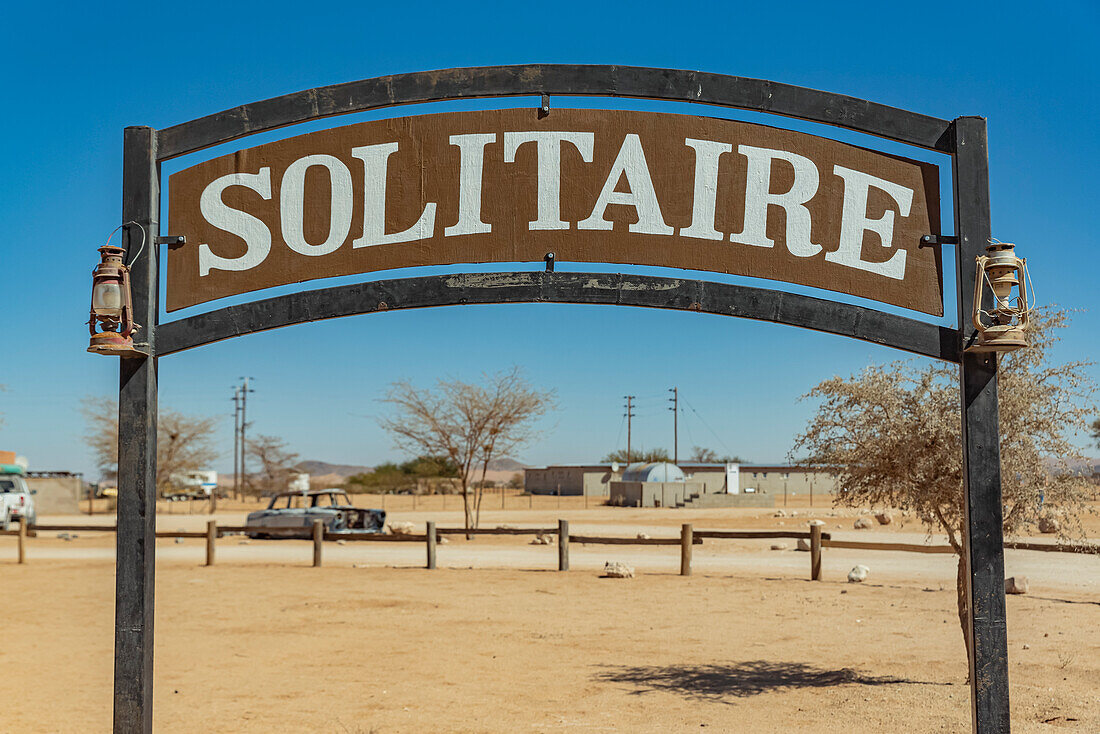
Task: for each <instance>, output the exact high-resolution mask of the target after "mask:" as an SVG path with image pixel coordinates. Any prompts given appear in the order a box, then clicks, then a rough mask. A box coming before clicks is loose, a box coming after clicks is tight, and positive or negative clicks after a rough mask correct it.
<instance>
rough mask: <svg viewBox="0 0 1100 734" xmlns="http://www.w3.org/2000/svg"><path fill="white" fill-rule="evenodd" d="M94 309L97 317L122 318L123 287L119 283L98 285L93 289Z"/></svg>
mask: <svg viewBox="0 0 1100 734" xmlns="http://www.w3.org/2000/svg"><path fill="white" fill-rule="evenodd" d="M92 309H93V310H95V313H96V315H97V316H112V317H115V318H117V317H120V316H122V286H121V285H119V284H118V283H96V284H95V286H94V287H93V288H92Z"/></svg>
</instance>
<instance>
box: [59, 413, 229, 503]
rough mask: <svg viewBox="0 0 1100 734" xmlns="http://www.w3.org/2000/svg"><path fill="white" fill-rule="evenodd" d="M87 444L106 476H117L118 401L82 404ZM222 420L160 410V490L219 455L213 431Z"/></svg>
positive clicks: (158, 468) (158, 438)
mask: <svg viewBox="0 0 1100 734" xmlns="http://www.w3.org/2000/svg"><path fill="white" fill-rule="evenodd" d="M80 412H81V413H82V414H83V416H84V426H85V430H84V441H85V443H86V444H87V445H88V448H89V449H90V450H91V452H92V456H93V458H94V459H95V462H96V466H97V468H98V469H99V471H100V472H101V473H102V475H103V476H104V477H109V478H111V479H115V478H117V477H118V402H117V401H115V400H105V399H103V398H94V397H86V398H84V399H83V400H82V401H81V404H80ZM218 423H219V418H217V417H204V416H193V415H186V414H184V413H178V412H176V411H174V410H161V411H160V412H159V413H158V415H157V489H158V490H163V489H164V488H166V487H167V486H168V483H169V482H170V481H171V477H172V475H173V474H179V473H181V472H186V471H198V470H201V469H205V468H206V467H208V466H210V465H211V464H212V463H213V462H214V461H215V460H216V459H217V458H218V455H219V452H218V450H217V449H216V448H215V437H214V432H215V430H216V429H217V426H218Z"/></svg>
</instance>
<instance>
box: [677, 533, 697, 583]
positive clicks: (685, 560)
mask: <svg viewBox="0 0 1100 734" xmlns="http://www.w3.org/2000/svg"><path fill="white" fill-rule="evenodd" d="M693 536H694V532H693V531H692V529H691V523H689V522H685V523H684V524H683V525H681V526H680V575H681V576H690V575H691V544H692V543H693V542H694V540H695V538H694V537H693Z"/></svg>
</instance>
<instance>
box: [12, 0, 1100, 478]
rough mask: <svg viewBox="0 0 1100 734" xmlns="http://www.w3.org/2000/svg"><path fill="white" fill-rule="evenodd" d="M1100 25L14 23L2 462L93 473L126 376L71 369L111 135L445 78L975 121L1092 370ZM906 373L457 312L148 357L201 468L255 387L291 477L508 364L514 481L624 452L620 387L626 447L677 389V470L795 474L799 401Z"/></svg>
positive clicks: (1001, 19) (883, 19) (233, 6)
mask: <svg viewBox="0 0 1100 734" xmlns="http://www.w3.org/2000/svg"><path fill="white" fill-rule="evenodd" d="M1098 31H1100V12H1098V9H1097V6H1096V5H1095V4H1094V3H1090V2H1085V3H1062V4H1057V5H1048V6H1046V7H1044V8H1043V9H1042V12H1041V13H1036V12H1035V6H1034V5H1023V4H1013V3H996V4H993V3H990V4H983V3H968V4H957V3H951V4H943V5H940V4H933V3H929V4H927V5H926V6H920V5H912V4H909V5H904V6H897V7H896V8H895V7H892V6H890V5H889V4H882V3H876V4H873V5H871V4H868V5H862V6H860V5H855V4H836V3H834V4H820V3H813V4H810V3H805V4H803V3H783V4H776V3H771V4H761V3H753V4H751V5H747V6H746V7H739V6H738V4H736V3H715V4H700V3H691V2H678V3H674V4H673V3H670V4H665V5H658V4H649V3H637V2H634V3H622V4H619V3H555V4H546V3H536V4H531V3H515V4H507V5H506V4H492V5H489V4H484V5H482V4H467V5H465V6H460V5H455V4H438V5H436V4H432V3H395V4H390V5H388V6H387V7H385V8H378V7H374V6H372V5H371V4H364V3H355V4H324V5H323V4H313V5H310V6H301V5H298V4H289V3H279V2H270V3H265V4H263V5H257V6H254V7H253V6H249V5H247V4H243V3H218V4H213V3H202V2H195V3H188V4H185V5H179V4H177V5H175V6H170V5H157V4H153V5H149V4H141V5H137V4H130V3H119V4H113V5H111V6H109V7H108V6H105V5H103V4H95V5H91V4H83V3H82V4H75V3H60V4H51V5H48V6H42V5H38V6H32V5H30V4H21V5H20V6H18V7H16V8H13V9H9V10H8V11H6V13H5V22H4V23H3V28H0V62H2V64H3V68H4V69H5V70H6V74H5V91H6V94H5V99H6V102H7V109H6V113H5V114H4V115H3V118H2V121H0V128H2V130H3V139H4V141H5V144H4V154H3V156H0V222H2V223H3V228H4V234H5V236H4V237H3V238H2V239H0V260H2V262H3V264H4V283H5V287H4V312H3V313H4V316H5V318H4V323H5V326H6V331H7V332H8V334H7V338H6V340H5V341H6V344H7V349H6V350H5V352H6V354H5V357H6V358H5V359H4V360H3V364H2V365H0V384H4V385H6V387H7V390H6V391H5V392H2V393H0V414H2V415H3V420H4V424H3V426H0V448H7V449H14V450H16V451H18V452H20V453H23V454H26V455H27V456H28V458H29V459H30V460H31V463H32V468H37V469H67V470H72V471H84V472H86V473H89V474H92V473H93V466H92V462H91V459H90V457H89V456H88V454H87V452H86V450H85V448H84V446H83V444H82V441H81V434H82V432H83V425H82V422H81V418H80V415H79V412H78V411H77V406H78V402H79V399H80V398H81V397H83V396H88V395H92V396H106V395H110V394H111V393H113V392H114V391H115V390H116V385H117V364H116V362H115V360H112V359H107V358H103V357H96V356H93V355H88V354H86V353H85V351H84V349H85V347H86V344H87V331H86V327H85V326H84V323H83V322H84V321H85V320H86V318H87V316H86V315H87V307H88V306H87V304H88V294H89V288H90V277H89V273H90V270H91V268H92V267H93V266H94V264H95V262H96V258H97V255H96V252H95V250H96V248H97V247H98V246H99V245H101V244H102V243H103V240H104V239H105V237H106V235H107V233H108V232H110V230H111V229H112V228H114V227H115V226H116V225H117V224H118V223H119V221H120V188H121V155H122V150H121V143H122V129H123V127H125V126H126V125H134V124H146V125H152V126H154V127H166V126H168V125H171V124H175V123H178V122H183V121H186V120H189V119H192V118H195V117H199V116H202V115H205V114H209V113H211V112H216V111H219V110H222V109H225V108H227V107H232V106H236V105H238V104H242V103H246V102H250V101H255V100H260V99H265V98H268V97H271V96H275V95H279V94H283V93H286V92H291V91H295V90H299V89H305V88H309V87H314V86H320V85H326V84H333V83H338V82H343V81H349V80H354V79H362V78H368V77H373V76H378V75H383V74H390V73H396V72H405V71H416V70H422V69H433V68H447V67H455V66H478V65H490V64H503V63H525V62H536V61H540V62H571V63H616V64H633V65H643V66H661V67H672V68H687V69H702V70H707V71H713V72H720V73H727V74H734V75H740V76H748V77H759V78H765V79H772V80H776V81H781V82H787V83H791V84H798V85H802V86H808V87H814V88H818V89H824V90H828V91H833V92H840V93H844V94H850V95H853V96H856V97H862V98H866V99H871V100H874V101H878V102H883V103H886V104H890V105H894V106H898V107H903V108H908V109H912V110H915V111H919V112H924V113H927V114H932V115H936V116H939V117H945V118H952V117H956V116H959V115H963V114H980V115H984V116H986V117H988V119H989V134H990V166H991V190H992V202H993V231H994V234H995V235H996V236H997V237H999V238H1001V239H1003V240H1006V241H1013V242H1016V243H1017V245H1018V247H1019V251H1020V254H1022V255H1024V256H1026V257H1027V258H1028V262H1029V265H1030V267H1031V271H1032V277H1033V279H1034V282H1035V286H1036V289H1037V293H1038V296H1039V300H1040V301H1042V302H1047V303H1049V302H1056V303H1058V304H1060V305H1062V306H1064V307H1068V308H1073V309H1078V310H1079V311H1080V312H1079V313H1078V314H1077V315H1076V317H1075V320H1074V323H1073V326H1072V328H1071V329H1070V330H1069V331H1068V333H1066V335H1065V337H1066V339H1065V342H1064V343H1063V345H1062V347H1061V348H1060V350H1059V351H1058V353H1057V356H1058V358H1059V359H1061V360H1070V359H1088V360H1094V361H1100V345H1098V340H1097V339H1096V336H1097V334H1100V314H1098V312H1097V306H1098V305H1100V297H1098V296H1097V288H1096V268H1095V267H1094V266H1093V264H1092V263H1093V259H1092V258H1093V257H1094V253H1095V251H1096V246H1097V240H1098V237H1100V235H1098V234H1097V233H1098V230H1100V226H1098V225H1100V207H1097V205H1096V203H1095V183H1094V182H1095V180H1096V172H1095V167H1096V165H1097V161H1100V155H1098V154H1100V135H1098V133H1097V116H1098V113H1100V105H1098V93H1097V91H1096V84H1095V79H1096V76H1097V72H1098V71H1100V68H1098V67H1100V64H1098V63H1097V59H1096V56H1095V38H1096V36H1097V32H1098ZM521 103H522V102H521ZM512 104H514V102H513V103H512ZM561 104H565V103H564V102H563V103H561ZM411 111H412V110H409V111H407V112H411ZM404 112H406V111H403V112H402V113H404ZM703 112H704V113H705V114H713V113H714V111H713V110H708V109H704V110H703ZM355 119H356V120H358V119H361V118H355ZM368 119H369V118H368ZM350 121H351V120H348V119H345V120H340V121H338V122H337V123H335V124H342V123H343V122H350ZM775 124H781V125H782V124H787V123H783V121H776V123H775ZM292 132H298V130H296V129H295V130H292ZM292 132H291V131H288V132H287V134H292ZM377 277H387V276H386V274H379V275H378V276H377ZM901 356H902V355H900V354H899V353H895V352H893V351H891V350H887V349H883V348H879V347H874V346H872V345H869V344H865V343H862V342H856V341H851V340H846V339H843V338H840V337H833V336H828V335H823V334H816V333H811V332H805V331H801V330H797V329H794V328H790V327H783V326H774V325H769V324H762V323H755V322H748V321H737V320H733V319H728V318H721V317H713V316H700V315H697V314H689V313H666V312H654V311H647V310H641V309H626V308H607V307H604V308H600V307H577V306H548V305H528V306H507V307H505V306H486V307H475V308H451V309H436V310H429V311H419V312H415V311H414V312H403V313H390V314H385V315H381V316H370V317H358V318H353V319H343V320H337V321H332V322H327V323H320V324H313V325H307V326H302V327H294V328H292V329H290V330H283V331H276V332H270V333H266V334H258V335H252V336H250V337H246V338H241V339H236V340H233V341H231V342H227V343H223V344H219V345H214V346H210V347H206V348H202V349H198V350H194V351H193V352H190V353H185V354H181V355H177V356H173V357H171V358H169V359H165V360H164V361H163V362H162V364H161V386H162V390H161V402H162V405H164V406H168V407H171V408H175V409H178V410H182V411H185V412H192V413H201V414H207V415H215V414H219V415H224V420H223V422H222V424H223V429H222V431H221V435H220V441H221V444H222V445H223V446H224V448H225V452H224V455H223V459H222V460H221V462H219V465H218V467H217V468H220V469H228V468H229V467H230V466H231V461H232V460H231V456H232V444H231V436H232V419H231V415H232V403H231V402H230V395H231V386H232V385H233V384H234V383H235V382H237V381H238V378H239V377H240V376H242V375H250V376H252V377H254V378H255V382H254V387H255V389H256V392H255V393H254V394H253V395H252V400H251V402H250V404H249V408H250V419H251V420H252V421H253V430H254V431H258V432H262V433H269V434H275V435H279V436H282V437H284V438H285V439H286V440H288V441H289V442H290V443H291V444H292V446H293V447H294V448H295V449H296V450H297V451H298V452H299V453H300V454H301V455H302V457H303V458H311V459H320V460H326V461H332V462H340V463H362V464H372V463H376V462H379V461H384V460H387V459H390V458H398V456H397V454H396V453H395V452H394V451H393V450H392V448H391V445H390V442H389V440H388V438H387V437H386V436H385V435H384V434H383V433H382V432H381V431H380V429H379V428H378V427H377V426H376V424H375V421H374V418H373V416H375V415H377V414H378V412H379V410H380V409H381V406H380V405H379V404H378V402H377V398H378V397H379V396H380V395H381V393H382V391H383V390H384V389H385V387H386V385H387V384H389V383H390V382H392V381H393V380H396V379H399V378H406V377H407V378H409V379H411V380H413V381H414V382H418V383H422V384H428V383H431V382H433V381H435V380H436V379H438V378H441V377H457V378H462V379H476V378H477V376H478V375H479V374H480V373H481V372H482V371H485V370H492V369H496V368H502V367H507V366H510V365H512V364H518V365H521V366H522V367H523V368H525V370H526V371H527V373H528V375H529V377H530V378H531V379H532V380H533V381H535V382H537V383H538V384H540V385H543V386H547V387H553V388H556V389H557V391H558V395H559V401H560V409H559V410H558V411H557V412H556V413H555V414H554V415H553V416H552V417H551V418H550V419H548V420H547V421H546V423H545V428H546V433H545V435H544V436H543V438H542V439H541V440H540V441H539V442H538V443H536V444H535V445H533V446H531V447H530V448H529V449H528V450H526V451H524V452H523V453H522V454H521V455H520V456H519V457H517V458H519V459H521V460H524V461H526V462H529V463H545V462H582V461H591V460H594V459H598V458H599V457H600V456H602V455H603V454H605V453H606V452H608V451H610V450H611V449H612V448H614V447H615V446H616V443H618V445H620V446H621V445H622V444H623V442H624V440H625V436H624V435H623V433H622V432H621V424H622V413H623V410H622V407H621V406H622V403H623V400H622V396H623V395H626V394H627V393H632V394H635V395H638V396H642V399H641V400H640V401H639V408H638V411H637V412H638V418H637V419H636V422H635V444H636V445H639V446H646V447H653V446H663V447H669V446H670V444H671V414H670V413H669V412H668V411H667V410H666V409H665V408H666V406H667V403H665V402H664V398H665V397H667V392H666V391H667V389H668V388H669V387H672V386H674V385H675V386H678V387H679V388H680V389H681V394H682V395H683V397H684V398H685V399H686V401H687V403H686V405H688V406H691V407H690V408H687V409H686V411H685V415H684V416H683V419H682V421H681V447H682V449H681V450H682V452H684V451H686V449H687V448H689V447H690V446H692V445H705V446H709V447H712V448H714V449H716V450H718V451H720V452H726V451H728V452H731V453H736V454H739V455H741V456H743V457H745V458H747V459H749V460H752V461H756V462H772V461H780V460H782V459H784V457H785V455H786V453H787V450H788V449H789V447H790V444H791V437H792V436H793V435H794V434H795V433H797V432H798V431H799V430H800V429H801V428H802V426H803V425H804V424H805V421H806V418H807V416H808V414H809V411H810V410H811V406H809V405H807V404H805V403H799V402H798V396H799V395H801V394H803V393H805V392H806V391H808V390H809V389H810V388H812V387H813V385H815V384H816V383H817V382H818V381H820V380H822V379H825V378H828V377H830V376H832V375H834V374H850V373H852V372H855V371H858V370H859V369H861V368H862V367H863V366H864V365H866V364H868V363H871V362H885V361H889V360H892V359H896V358H900V357H901ZM1090 372H1091V374H1092V376H1093V377H1094V378H1100V370H1098V369H1097V368H1095V367H1094V368H1092V369H1091V370H1090ZM692 408H693V409H692Z"/></svg>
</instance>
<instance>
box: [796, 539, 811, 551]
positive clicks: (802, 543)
mask: <svg viewBox="0 0 1100 734" xmlns="http://www.w3.org/2000/svg"><path fill="white" fill-rule="evenodd" d="M795 547H796V548H797V549H798V550H800V551H808V550H809V549H810V541H808V540H806V539H805V538H799V539H798V545H797V546H795Z"/></svg>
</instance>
